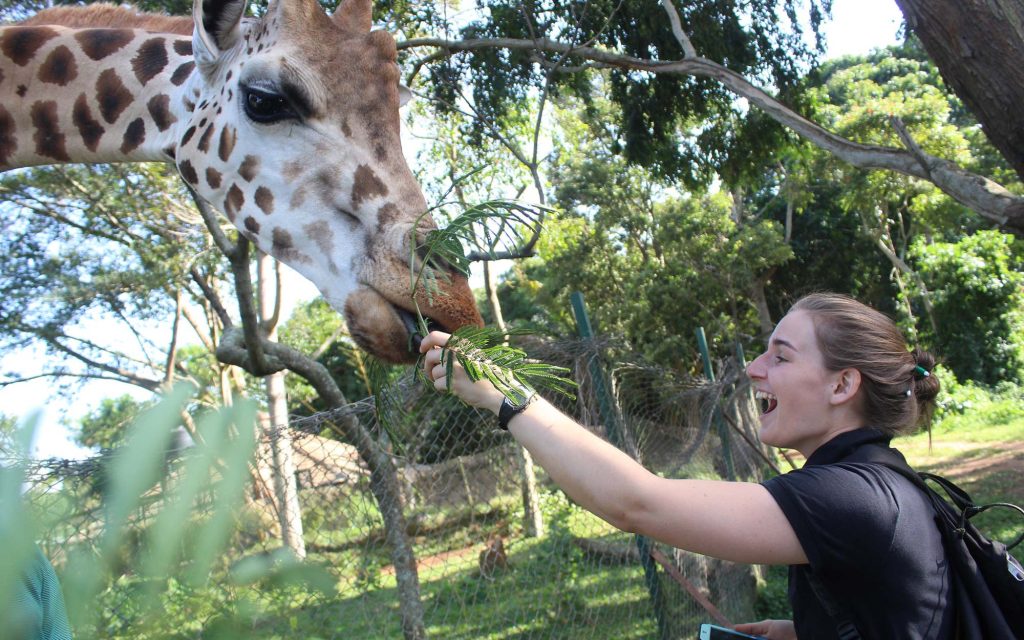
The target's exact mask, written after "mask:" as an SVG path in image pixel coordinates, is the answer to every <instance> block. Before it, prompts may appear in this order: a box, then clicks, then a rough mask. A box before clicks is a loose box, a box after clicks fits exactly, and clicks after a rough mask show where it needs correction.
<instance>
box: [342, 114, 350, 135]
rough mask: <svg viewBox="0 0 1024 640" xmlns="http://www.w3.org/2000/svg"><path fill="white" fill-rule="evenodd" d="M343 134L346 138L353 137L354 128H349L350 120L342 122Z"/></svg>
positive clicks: (346, 119)
mask: <svg viewBox="0 0 1024 640" xmlns="http://www.w3.org/2000/svg"><path fill="white" fill-rule="evenodd" d="M341 132H342V133H344V134H345V137H346V138H351V137H352V127H350V126H348V118H345V119H344V120H342V121H341Z"/></svg>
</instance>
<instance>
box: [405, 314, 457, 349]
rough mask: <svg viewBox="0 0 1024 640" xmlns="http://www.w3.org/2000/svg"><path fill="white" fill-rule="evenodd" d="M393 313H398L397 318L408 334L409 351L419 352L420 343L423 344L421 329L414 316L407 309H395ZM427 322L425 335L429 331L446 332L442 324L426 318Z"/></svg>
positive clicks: (423, 336)
mask: <svg viewBox="0 0 1024 640" xmlns="http://www.w3.org/2000/svg"><path fill="white" fill-rule="evenodd" d="M395 311H396V312H398V317H399V319H401V321H402V325H404V326H405V330H406V332H407V333H408V334H409V349H410V351H411V352H412V353H417V354H418V353H419V352H420V343H421V342H423V338H425V337H426V336H425V335H423V328H422V327H420V324H419V323H418V322H417V321H416V316H415V315H413V314H412V312H411V311H409V310H407V309H402V308H401V307H395ZM426 321H427V333H429V332H431V331H448V328H447V327H445V326H444V325H443V324H441V323H440V322H438V321H437V320H434V319H433V318H429V317H428V318H426Z"/></svg>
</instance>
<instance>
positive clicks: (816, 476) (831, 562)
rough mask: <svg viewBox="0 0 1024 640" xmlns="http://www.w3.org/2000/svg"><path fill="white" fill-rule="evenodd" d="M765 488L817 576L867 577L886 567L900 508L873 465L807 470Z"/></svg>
mask: <svg viewBox="0 0 1024 640" xmlns="http://www.w3.org/2000/svg"><path fill="white" fill-rule="evenodd" d="M764 487H765V488H766V489H767V490H768V492H769V493H770V494H771V495H772V497H773V498H774V499H775V501H776V502H777V503H778V505H779V507H780V508H781V509H782V512H783V513H784V514H785V516H786V518H787V519H788V520H789V523H790V525H791V526H792V527H793V531H794V532H795V533H796V536H797V539H798V540H800V545H801V546H802V547H803V550H804V553H805V554H806V555H807V559H808V561H809V562H810V565H811V568H812V569H814V570H815V572H819V573H821V574H823V575H828V574H834V575H850V574H851V573H853V574H854V575H859V576H862V577H863V576H865V574H869V573H873V572H874V571H876V570H878V569H879V568H881V567H882V566H883V565H884V563H885V560H886V556H887V554H888V553H889V551H890V550H891V548H892V544H893V539H894V536H895V533H896V525H897V521H898V519H899V505H898V502H897V500H896V497H895V496H894V494H893V491H892V489H891V488H890V486H889V485H888V484H887V483H886V481H885V478H884V475H883V474H881V473H879V470H878V469H876V468H874V467H873V466H872V465H864V464H832V465H820V466H812V467H805V468H803V469H799V470H797V471H791V472H789V473H787V474H785V475H781V476H777V477H775V478H771V479H770V480H767V481H766V482H765V483H764Z"/></svg>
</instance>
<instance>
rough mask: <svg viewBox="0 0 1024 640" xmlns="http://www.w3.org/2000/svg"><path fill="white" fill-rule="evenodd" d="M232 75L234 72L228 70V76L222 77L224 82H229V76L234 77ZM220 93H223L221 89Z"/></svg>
mask: <svg viewBox="0 0 1024 640" xmlns="http://www.w3.org/2000/svg"><path fill="white" fill-rule="evenodd" d="M234 73H235V72H234V71H232V70H231V69H228V74H227V75H226V76H224V82H228V81H229V80H231V76H232V75H234ZM221 91H222V92H223V91H224V90H223V89H221Z"/></svg>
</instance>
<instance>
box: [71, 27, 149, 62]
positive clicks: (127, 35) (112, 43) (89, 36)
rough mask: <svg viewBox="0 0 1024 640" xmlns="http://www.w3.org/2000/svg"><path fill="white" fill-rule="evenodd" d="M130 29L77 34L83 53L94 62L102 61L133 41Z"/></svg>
mask: <svg viewBox="0 0 1024 640" xmlns="http://www.w3.org/2000/svg"><path fill="white" fill-rule="evenodd" d="M133 38H135V34H134V33H133V32H132V31H131V30H129V29H84V30H82V31H78V32H76V33H75V40H77V41H78V46H80V47H82V52H83V53H85V55H87V56H89V57H90V58H92V59H93V60H102V59H103V58H106V57H107V56H109V55H110V54H112V53H114V52H115V51H119V50H120V49H121V48H122V47H124V46H125V45H126V44H128V43H129V42H131V41H132V39H133Z"/></svg>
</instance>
